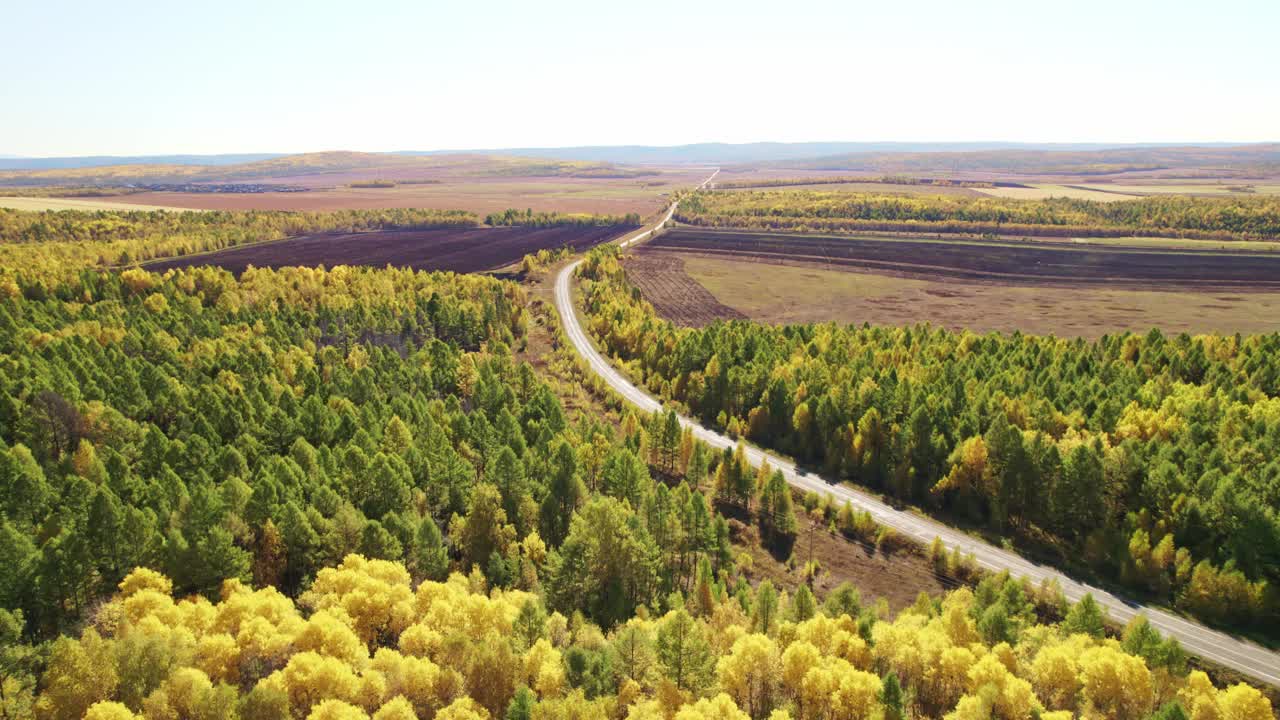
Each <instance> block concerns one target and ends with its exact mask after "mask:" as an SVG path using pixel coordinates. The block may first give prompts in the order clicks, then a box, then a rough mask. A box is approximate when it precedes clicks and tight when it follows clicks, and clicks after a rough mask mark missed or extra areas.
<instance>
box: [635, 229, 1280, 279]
mask: <svg viewBox="0 0 1280 720" xmlns="http://www.w3.org/2000/svg"><path fill="white" fill-rule="evenodd" d="M650 247H653V248H660V249H668V250H680V251H685V252H697V253H703V254H709V255H717V256H731V257H748V258H757V259H777V260H801V261H806V262H818V263H822V264H825V265H828V266H831V267H840V268H847V269H855V270H857V269H860V270H874V271H878V272H883V273H890V274H894V275H901V276H905V277H915V278H924V279H950V280H965V281H984V282H1005V283H1019V284H1030V285H1046V284H1047V285H1059V286H1067V287H1071V286H1080V285H1107V286H1110V287H1116V286H1126V287H1139V288H1151V287H1161V288H1168V287H1185V288H1232V289H1237V290H1257V289H1267V290H1280V254H1276V253H1267V252H1213V251H1205V250H1174V249H1140V248H1128V247H1123V246H1101V245H1098V246H1078V245H1073V244H1067V243H1060V244H1059V243H997V242H990V243H978V242H958V241H949V240H917V239H890V238H871V237H839V236H824V235H805V234H795V233H791V234H787V233H750V232H737V231H719V230H704V229H691V228H679V229H675V230H672V231H670V232H667V233H665V234H663V235H661V236H660V237H658V238H657V239H656V240H654V241H653V242H652V243H651V244H650Z"/></svg>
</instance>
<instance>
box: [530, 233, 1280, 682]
mask: <svg viewBox="0 0 1280 720" xmlns="http://www.w3.org/2000/svg"><path fill="white" fill-rule="evenodd" d="M669 216H670V214H668V217H669ZM664 222H665V221H664ZM662 224H663V223H662V222H660V223H658V224H657V225H656V226H655V227H654V228H653V229H651V230H647V231H645V232H643V233H640V234H639V235H637V236H635V237H633V238H630V239H628V240H627V241H626V243H625V244H631V243H634V242H635V241H636V240H638V239H640V238H641V237H646V236H648V235H649V234H651V233H652V232H654V231H656V230H658V229H660V228H661V226H662ZM581 262H582V261H581V260H578V261H576V262H573V263H571V264H569V265H568V266H566V267H565V268H564V269H563V270H561V271H560V274H559V275H558V276H557V277H556V284H555V303H556V310H557V311H558V312H559V314H560V317H561V318H562V321H563V323H564V330H565V334H566V335H568V337H569V340H570V342H571V343H572V344H573V346H574V349H575V350H576V351H577V352H578V354H579V355H581V356H582V358H583V359H584V360H585V361H586V362H587V365H588V366H589V367H590V368H591V371H592V372H594V373H596V374H597V375H599V376H600V377H601V378H602V379H603V380H604V381H605V382H607V383H608V384H609V386H610V387H611V388H612V389H613V390H614V391H615V392H617V393H618V394H620V395H621V396H622V397H623V398H625V399H626V400H627V401H628V402H630V403H632V404H633V405H635V406H636V407H638V408H639V409H640V410H642V411H643V412H646V413H652V412H655V411H658V410H661V409H662V404H661V403H660V402H659V401H658V400H656V399H654V398H653V397H652V396H650V395H649V394H648V393H646V392H644V391H643V390H641V389H639V388H638V387H636V386H635V385H634V384H632V383H631V382H630V381H629V380H628V379H627V378H625V377H624V376H623V375H622V373H621V372H619V371H618V370H617V369H616V368H615V367H614V366H613V365H612V364H611V363H610V362H609V361H608V360H607V359H606V358H605V357H604V356H603V355H602V354H601V353H600V352H599V351H598V350H596V348H595V346H594V345H593V344H592V342H591V339H590V338H589V337H588V336H587V334H586V331H585V330H584V329H583V327H582V324H581V323H580V321H579V319H578V314H577V309H576V307H575V306H574V303H573V296H572V292H571V287H572V279H573V274H574V271H576V270H577V268H578V266H579V265H580V264H581ZM680 424H681V426H682V427H686V428H689V429H690V430H691V431H692V432H693V434H694V436H695V437H696V438H698V439H699V440H702V441H704V442H706V443H707V444H709V445H711V446H712V447H714V448H717V449H725V448H733V447H735V446H736V443H735V442H734V441H733V440H732V439H730V438H729V437H727V436H725V435H722V434H720V433H718V432H715V431H713V430H711V429H709V428H706V427H703V426H702V425H701V424H699V423H698V422H697V421H695V420H692V419H690V418H687V417H683V416H681V417H680ZM745 452H746V456H747V459H748V460H749V461H750V462H751V464H752V465H754V466H757V467H758V466H760V465H761V464H762V463H765V462H768V463H769V465H770V466H771V467H774V468H776V469H778V470H780V471H781V472H782V474H783V476H784V477H785V478H786V480H787V482H788V483H790V484H791V485H792V486H794V487H797V488H799V489H801V490H806V491H814V492H817V493H820V494H823V495H828V496H831V497H832V498H833V499H835V500H836V501H838V502H845V501H848V502H850V503H852V504H853V505H854V506H855V507H858V508H861V509H863V510H865V511H867V512H869V513H871V515H872V517H873V518H874V519H875V520H876V522H878V523H880V524H881V525H884V526H886V527H889V528H891V529H893V530H894V531H896V532H899V533H902V534H904V535H907V536H911V537H916V538H919V539H921V540H925V539H928V538H931V537H937V538H939V539H940V540H941V541H942V543H943V544H944V545H945V546H946V547H947V548H948V549H952V550H956V551H959V552H961V553H966V554H972V555H973V556H974V559H975V560H976V562H977V563H978V564H979V565H981V566H982V567H985V568H987V569H990V570H994V571H1003V570H1008V571H1009V572H1010V574H1012V575H1014V576H1017V577H1025V578H1027V579H1028V580H1029V581H1031V582H1032V583H1037V584H1038V583H1040V582H1042V581H1045V580H1056V581H1057V582H1058V583H1059V584H1060V586H1061V587H1062V591H1063V594H1064V595H1065V596H1066V597H1067V599H1068V600H1071V601H1078V600H1080V599H1081V598H1083V597H1084V596H1085V595H1086V594H1092V595H1093V597H1094V599H1095V600H1096V601H1097V602H1098V604H1099V605H1101V606H1102V607H1103V608H1104V609H1105V610H1106V611H1107V612H1108V614H1109V615H1110V617H1111V619H1112V620H1115V621H1117V622H1120V623H1127V622H1128V621H1129V620H1131V619H1132V618H1133V617H1134V616H1136V615H1138V614H1142V615H1145V616H1146V617H1147V619H1148V620H1149V621H1150V623H1151V625H1152V626H1153V627H1155V628H1156V629H1157V630H1159V631H1160V632H1162V633H1164V634H1165V635H1169V636H1172V637H1175V638H1177V639H1178V641H1179V642H1180V643H1182V646H1183V647H1184V648H1186V650H1187V651H1188V652H1190V653H1192V654H1194V655H1197V656H1200V657H1203V658H1205V659H1207V660H1210V661H1212V662H1215V663H1218V664H1221V665H1224V666H1226V667H1229V668H1232V669H1233V670H1236V671H1239V672H1241V673H1243V674H1245V675H1248V676H1249V677H1252V678H1254V679H1256V680H1259V681H1261V682H1265V683H1267V684H1269V685H1272V686H1275V687H1280V653H1275V652H1272V651H1270V650H1267V649H1266V648H1263V647H1261V646H1259V645H1257V644H1255V643H1252V642H1249V641H1245V640H1240V639H1237V638H1235V637H1232V636H1231V635H1228V634H1226V633H1223V632H1219V631H1217V630H1211V629H1209V628H1206V627H1204V626H1202V625H1199V624H1197V623H1194V622H1190V621H1188V620H1186V619H1184V618H1182V617H1179V616H1178V615H1175V614H1173V613H1171V612H1168V611H1166V610H1163V609H1160V608H1156V607H1146V606H1143V605H1139V604H1137V603H1134V602H1130V601H1127V600H1123V599H1121V598H1119V597H1117V596H1115V595H1112V594H1111V593H1108V592H1106V591H1105V590H1102V589H1101V588H1096V587H1093V586H1091V585H1088V584H1087V583H1082V582H1077V581H1076V580H1073V579H1072V578H1070V577H1069V576H1067V575H1065V574H1064V573H1062V572H1060V571H1058V570H1056V569H1054V568H1051V567H1047V566H1045V565H1041V564H1039V563H1035V562H1032V561H1030V560H1027V559H1025V558H1023V557H1021V556H1019V555H1017V554H1015V553H1012V552H1009V551H1006V550H1002V549H1000V548H997V547H995V546H993V545H990V544H988V543H986V542H984V541H982V540H979V539H976V538H973V537H970V536H969V535H966V534H965V533H963V532H960V531H959V530H956V529H954V528H951V527H949V526H947V525H944V524H942V523H940V522H937V521H936V520H932V519H930V518H925V517H920V516H917V515H914V514H911V513H908V512H904V511H901V510H897V509H895V508H893V507H890V506H889V505H887V504H885V503H884V502H882V501H881V500H880V499H879V498H876V497H875V496H874V495H872V494H870V493H867V492H864V491H862V490H859V489H857V488H853V487H849V486H846V485H841V484H832V483H829V482H827V481H826V480H824V479H823V478H821V477H819V476H817V475H815V474H813V473H810V472H807V471H804V470H801V469H800V468H797V467H796V466H795V465H794V464H793V463H791V462H790V461H788V460H786V459H784V458H781V457H778V456H776V455H773V454H771V453H768V452H765V451H763V450H760V449H759V448H756V447H754V446H750V445H747V446H746V447H745Z"/></svg>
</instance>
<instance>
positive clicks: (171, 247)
mask: <svg viewBox="0 0 1280 720" xmlns="http://www.w3.org/2000/svg"><path fill="white" fill-rule="evenodd" d="M476 221H477V218H476V216H475V215H473V214H471V213H469V212H466V211H462V210H425V209H396V210H342V211H336V212H323V213H320V212H283V211H211V212H182V213H177V212H167V211H116V210H111V211H92V212H90V211H79V210H61V211H58V212H22V211H18V210H8V209H5V208H0V297H2V296H4V295H6V294H8V295H12V294H14V293H16V292H17V291H18V287H19V284H20V283H21V284H23V285H24V286H26V287H27V288H28V290H29V291H30V292H47V287H46V286H50V287H51V286H55V285H59V284H60V283H61V282H62V281H64V280H68V279H71V278H74V277H75V276H76V275H77V273H79V272H80V271H81V270H83V269H86V268H111V267H117V266H123V265H130V264H133V263H138V262H143V261H147V260H155V259H158V258H169V257H177V256H183V255H192V254H195V253H202V252H209V251H213V250H221V249H223V248H228V247H234V246H236V245H243V244H246V243H252V242H262V241H266V240H279V239H281V238H286V237H290V236H292V235H301V234H304V233H314V232H356V231H359V230H389V229H428V228H447V227H472V226H474V225H475V224H476ZM24 278H25V279H24Z"/></svg>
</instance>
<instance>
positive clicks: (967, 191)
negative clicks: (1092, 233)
mask: <svg viewBox="0 0 1280 720" xmlns="http://www.w3.org/2000/svg"><path fill="white" fill-rule="evenodd" d="M991 189H992V188H967V187H958V186H954V185H899V184H897V183H880V182H866V181H857V180H851V181H849V182H839V183H831V182H828V183H815V184H812V185H782V186H777V187H768V186H761V187H751V188H724V189H723V191H724V192H736V191H740V190H817V191H819V192H824V191H825V192H841V191H843V192H857V193H881V194H885V195H958V196H961V197H978V196H981V195H982V194H983V193H984V192H986V191H989V190H991ZM997 189H1000V190H1005V189H1015V188H997ZM1099 194H1101V193H1099Z"/></svg>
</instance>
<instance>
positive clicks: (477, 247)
mask: <svg viewBox="0 0 1280 720" xmlns="http://www.w3.org/2000/svg"><path fill="white" fill-rule="evenodd" d="M630 229H631V228H621V227H582V226H563V227H552V228H528V227H498V228H485V227H477V228H467V229H461V230H460V229H456V228H447V229H438V230H380V231H373V232H359V233H322V234H316V235H304V236H301V237H295V238H289V239H286V240H279V241H275V242H266V243H259V244H257V245H246V246H242V247H237V248H230V249H227V250H220V251H218V252H213V253H204V254H201V255H191V256H187V257H182V258H174V259H170V260H163V261H160V262H156V263H149V264H147V266H146V267H147V269H148V270H154V271H157V272H161V271H164V270H167V269H169V268H176V267H187V266H191V265H216V266H218V267H222V268H226V269H227V270H230V271H232V272H234V273H237V274H239V273H241V272H244V270H245V268H247V267H249V266H250V265H252V266H254V267H284V266H293V265H326V266H330V267H332V266H334V265H370V266H374V267H382V266H385V265H394V266H401V267H411V268H414V269H417V270H451V271H454V272H483V271H486V270H497V269H499V268H503V267H506V266H508V265H511V264H513V263H516V262H519V261H520V259H521V258H523V257H524V256H525V255H526V254H528V253H533V252H537V251H538V250H542V249H556V248H560V247H565V246H568V247H572V248H573V249H574V250H585V249H587V248H590V247H594V246H596V245H599V244H600V243H602V242H605V241H607V240H610V239H612V238H614V237H616V236H617V235H619V234H620V233H622V232H625V231H627V230H630Z"/></svg>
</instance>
